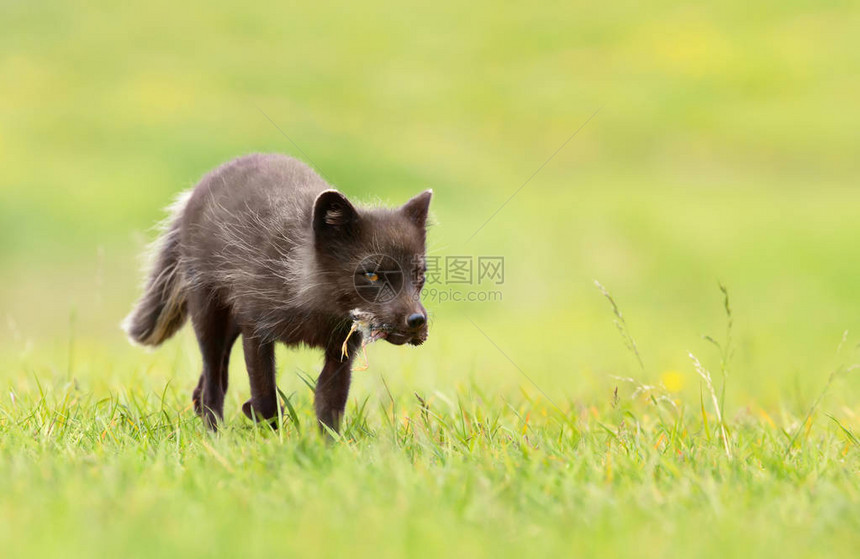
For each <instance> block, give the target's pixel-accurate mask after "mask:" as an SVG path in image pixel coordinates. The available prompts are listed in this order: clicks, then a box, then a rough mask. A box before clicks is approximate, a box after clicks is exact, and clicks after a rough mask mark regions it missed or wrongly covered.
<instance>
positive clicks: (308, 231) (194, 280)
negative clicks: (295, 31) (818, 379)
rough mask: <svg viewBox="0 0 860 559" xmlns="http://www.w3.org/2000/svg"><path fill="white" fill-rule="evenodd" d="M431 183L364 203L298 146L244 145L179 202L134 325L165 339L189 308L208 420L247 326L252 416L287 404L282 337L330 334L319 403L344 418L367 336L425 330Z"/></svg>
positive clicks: (329, 419)
mask: <svg viewBox="0 0 860 559" xmlns="http://www.w3.org/2000/svg"><path fill="white" fill-rule="evenodd" d="M431 195H432V192H431V191H430V190H428V191H426V192H423V193H422V194H419V195H418V196H416V197H414V198H412V199H411V200H409V201H408V202H407V203H406V204H404V205H403V206H401V207H399V208H365V207H356V206H354V205H353V204H351V203H350V202H349V200H347V199H346V197H345V196H344V195H343V194H341V193H340V192H338V191H336V190H332V189H331V187H330V186H329V185H328V184H326V182H325V181H324V180H323V179H322V178H320V177H319V175H317V174H316V173H315V172H314V171H313V170H312V169H311V168H310V167H308V166H307V165H305V164H304V163H302V162H300V161H298V160H296V159H293V158H290V157H286V156H283V155H277V154H255V155H248V156H245V157H240V158H238V159H234V160H233V161H230V162H229V163H226V164H224V165H222V166H221V167H218V168H217V169H215V170H214V171H212V172H210V173H209V174H208V175H206V176H205V177H204V178H203V180H201V181H200V183H199V184H198V185H197V186H196V187H195V188H194V189H193V190H192V191H191V192H190V193H189V194H187V195H186V196H184V197H183V198H181V199H180V200H179V201H178V202H177V203H176V205H175V206H174V207H173V210H172V215H171V217H170V218H169V221H168V222H167V224H166V227H165V231H164V233H163V234H162V236H161V238H160V239H159V240H158V243H157V245H156V252H155V255H154V257H155V259H154V263H153V267H152V270H151V271H150V273H149V276H148V279H147V283H146V291H145V293H144V294H143V296H142V297H141V299H140V301H139V302H138V303H137V305H136V306H135V308H134V310H133V311H132V312H131V314H130V315H129V316H128V318H127V319H126V321H125V323H124V325H123V326H124V329H125V331H126V333H127V334H128V336H129V338H130V339H131V340H132V341H134V342H137V343H139V344H143V345H150V346H156V345H159V344H160V343H162V342H163V341H165V340H166V339H167V338H169V337H170V336H171V335H173V334H174V333H175V332H176V331H177V330H178V329H179V328H180V327H181V326H182V324H183V323H184V322H185V319H186V317H187V316H189V315H190V316H191V322H192V324H193V326H194V332H195V333H196V335H197V340H198V342H199V345H200V352H201V354H202V356H203V373H202V374H201V375H200V382H199V383H198V384H197V388H196V389H195V390H194V395H193V400H194V409H195V410H196V412H197V413H198V414H199V415H200V416H201V417H203V419H204V421H205V423H206V424H207V425H208V426H209V427H211V428H212V429H215V428H216V427H217V422H218V420H219V419H222V418H223V413H224V394H225V392H226V391H227V368H228V361H229V358H230V348H231V347H232V346H233V343H234V342H235V341H236V339H237V338H238V337H239V335H240V334H241V335H242V346H243V349H244V353H245V364H246V366H247V369H248V375H249V377H250V384H251V399H250V400H248V401H247V402H246V403H245V404H244V406H243V407H242V410H243V411H244V412H245V415H247V416H248V417H249V418H252V419H265V420H270V419H273V418H276V417H277V413H278V400H277V388H276V386H275V354H274V344H275V343H276V342H283V343H285V344H287V345H298V344H306V345H308V346H311V347H318V348H321V349H322V350H323V351H324V352H325V364H324V365H323V369H322V373H321V374H320V376H319V379H318V380H317V386H316V394H315V408H316V413H317V418H318V419H319V421H320V423H321V424H322V425H326V426H328V427H330V428H332V429H335V430H337V429H338V427H339V423H340V418H341V416H342V415H343V411H344V408H345V406H346V400H347V394H348V392H349V383H350V375H351V365H352V359H353V357H354V356H355V354H356V351H357V350H358V349H359V348H360V347H361V346H362V344H363V343H367V342H370V341H374V340H376V339H385V340H387V341H388V342H391V343H393V344H396V345H401V344H404V343H409V344H412V345H419V344H421V343H423V342H424V341H425V340H426V339H427V313H426V311H425V310H424V307H423V306H422V305H421V300H420V294H421V288H422V287H423V283H424V272H425V257H424V254H425V236H426V233H425V231H426V229H425V224H426V220H427V212H428V207H429V204H430V197H431ZM322 425H321V427H322Z"/></svg>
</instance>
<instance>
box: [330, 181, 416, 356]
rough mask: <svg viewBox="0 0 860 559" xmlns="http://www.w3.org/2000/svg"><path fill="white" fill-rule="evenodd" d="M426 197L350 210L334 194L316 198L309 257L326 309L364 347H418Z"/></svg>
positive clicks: (344, 201)
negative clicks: (357, 332) (326, 297)
mask: <svg viewBox="0 0 860 559" xmlns="http://www.w3.org/2000/svg"><path fill="white" fill-rule="evenodd" d="M432 194H433V192H432V191H431V190H427V191H426V192H422V193H421V194H419V195H418V196H415V197H414V198H412V199H411V200H409V201H408V202H406V203H405V204H404V205H402V206H400V207H399V208H361V207H356V206H353V205H352V204H351V203H350V202H349V200H347V198H346V196H344V195H343V194H341V193H340V192H338V191H336V190H326V191H324V192H322V193H320V194H319V196H317V199H316V201H315V202H314V209H313V231H314V251H315V255H316V261H317V264H318V271H319V273H320V274H321V275H322V277H321V278H320V279H321V280H323V281H324V282H325V283H326V285H327V289H331V291H330V293H331V294H332V296H333V297H334V298H335V301H331V303H333V304H334V305H335V306H336V308H337V309H338V313H342V315H343V317H344V319H349V320H351V321H355V322H357V323H359V324H360V325H361V327H362V330H363V334H364V335H365V337H366V338H369V339H368V340H367V341H373V340H376V339H385V340H387V341H388V342H391V343H392V344H396V345H401V344H404V343H410V344H412V345H419V344H421V343H423V342H424V341H425V340H426V339H427V311H426V310H425V309H424V306H423V305H422V304H421V289H422V288H423V287H424V272H425V271H426V263H425V239H426V226H427V211H428V208H429V206H430V198H431V196H432Z"/></svg>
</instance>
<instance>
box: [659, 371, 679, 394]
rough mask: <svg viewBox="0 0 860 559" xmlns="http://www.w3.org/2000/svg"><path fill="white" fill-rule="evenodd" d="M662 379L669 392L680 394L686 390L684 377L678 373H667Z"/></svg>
mask: <svg viewBox="0 0 860 559" xmlns="http://www.w3.org/2000/svg"><path fill="white" fill-rule="evenodd" d="M660 379H661V380H662V381H663V386H665V387H666V390H668V391H669V392H680V391H681V389H682V388H684V376H683V375H682V374H681V373H679V372H678V371H666V372H665V373H663V374H662V375H661V377H660Z"/></svg>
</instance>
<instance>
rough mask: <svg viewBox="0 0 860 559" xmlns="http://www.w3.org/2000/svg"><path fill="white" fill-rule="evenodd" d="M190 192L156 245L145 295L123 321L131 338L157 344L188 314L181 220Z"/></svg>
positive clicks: (177, 204)
mask: <svg viewBox="0 0 860 559" xmlns="http://www.w3.org/2000/svg"><path fill="white" fill-rule="evenodd" d="M187 199H188V196H187V195H184V196H182V197H181V198H180V199H179V200H178V201H177V202H176V204H174V206H173V207H172V208H171V209H172V213H171V216H170V218H169V221H168V222H167V223H166V227H165V229H164V232H163V233H162V235H161V237H159V239H158V240H157V241H156V243H155V246H154V247H153V248H154V250H153V257H154V259H153V263H152V267H151V269H150V271H149V275H148V277H147V280H146V290H145V291H144V293H143V296H142V297H141V298H140V300H139V301H138V302H137V304H136V305H135V307H134V309H132V311H131V314H129V315H128V316H127V317H126V319H125V320H124V321H123V323H122V329H123V330H125V333H126V334H127V335H128V337H129V339H130V340H131V341H132V342H134V343H138V344H141V345H148V346H157V345H159V344H160V343H162V342H164V341H165V340H166V339H167V338H169V337H170V336H172V335H173V334H175V333H176V331H177V330H179V328H181V327H182V325H183V324H184V323H185V319H186V318H187V315H188V313H187V305H186V300H185V286H184V278H183V274H182V271H181V270H180V269H179V266H180V246H179V244H180V224H181V217H182V213H183V210H184V209H185V204H186V202H187Z"/></svg>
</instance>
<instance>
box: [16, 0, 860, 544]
mask: <svg viewBox="0 0 860 559" xmlns="http://www.w3.org/2000/svg"><path fill="white" fill-rule="evenodd" d="M858 25H860V9H858V7H857V5H856V2H853V3H852V2H846V1H841V0H834V1H821V0H816V1H813V0H800V1H797V2H789V3H787V2H777V1H775V0H773V1H771V0H766V1H764V2H758V3H756V5H755V6H751V5H750V4H749V2H741V1H740V0H723V1H720V2H716V3H711V4H709V5H707V6H704V5H703V6H692V5H680V4H678V3H676V2H666V1H663V0H657V1H655V2H649V3H647V4H642V3H636V2H626V1H622V2H620V3H603V4H595V3H593V2H591V3H585V2H583V3H574V4H571V3H570V2H545V3H540V5H537V4H536V5H534V6H529V7H528V9H521V8H515V7H513V6H507V5H500V4H499V3H492V2H488V1H476V2H470V3H463V2H436V3H434V4H433V5H432V6H431V5H428V6H423V7H414V6H407V5H404V4H401V3H393V2H390V1H386V0H370V1H368V2H362V3H361V4H352V5H348V6H347V5H344V6H337V7H335V6H330V5H328V4H326V3H321V2H316V3H312V4H305V5H301V6H295V5H291V4H288V3H283V2H270V3H266V2H262V3H253V4H252V5H247V6H243V7H242V8H241V9H239V8H237V7H236V6H234V5H233V4H231V3H227V2H222V1H214V2H207V3H206V4H205V5H201V6H195V5H194V4H193V3H188V2H183V3H177V2H163V1H161V0H155V1H153V2H147V3H134V2H131V3H128V2H127V3H122V4H116V3H112V2H95V3H93V2H86V3H84V2H78V1H74V0H63V1H53V2H43V1H38V0H36V1H33V2H6V3H4V4H3V6H2V7H0V76H3V85H2V87H0V154H2V162H0V389H2V390H0V555H2V556H3V557H7V556H28V557H29V556H34V555H47V556H61V555H62V556H69V557H76V556H81V557H91V556H94V555H95V556H134V555H138V556H161V555H165V556H179V555H185V556H188V555H218V554H220V555H223V556H236V555H239V554H240V553H242V554H246V555H268V556H273V555H274V556H279V555H297V554H298V552H302V553H304V554H308V555H322V556H333V555H335V554H339V555H344V554H346V553H349V554H353V555H361V556H374V557H376V556H386V555H410V556H420V555H427V556H430V555H440V554H442V553H446V552H449V551H450V550H451V548H452V547H453V546H455V545H456V546H458V547H459V548H460V550H461V552H460V553H458V554H457V555H466V554H469V553H471V554H473V555H538V554H548V553H551V552H555V554H556V555H564V556H569V555H576V554H586V555H590V556H603V555H609V554H616V555H621V554H624V555H634V554H636V555H644V556H673V555H674V556H691V555H693V556H699V555H713V556H720V557H726V556H734V555H744V556H768V555H769V556H779V557H791V556H798V557H801V556H805V557H809V556H820V555H822V554H827V555H833V556H838V555H843V556H852V555H854V554H856V549H857V548H858V547H860V546H858V543H860V541H858V539H860V537H858V535H857V534H860V530H858V528H860V526H858V524H860V495H858V484H857V479H858V475H860V448H858V443H857V441H858V439H860V407H858V403H857V402H858V397H860V374H858V373H860V371H858V370H856V369H851V367H852V365H853V364H855V363H857V362H858V357H857V353H856V344H857V341H858V334H860V312H858V309H860V289H858V279H857V278H858V277H860V253H858V246H860V242H858V240H860V220H858V219H857V209H856V208H858V207H860V190H858V189H857V184H858V178H860V174H858V167H857V146H858V145H860V109H858V104H857V102H856V91H858V88H860V72H858V71H857V68H858V65H860V59H858V53H860V39H858V34H857V33H856V29H857V28H858ZM599 107H602V109H601V111H600V113H599V114H598V115H597V116H596V117H595V118H594V119H593V120H592V121H591V122H589V123H588V125H587V126H585V127H584V128H583V129H582V131H581V132H580V133H579V134H578V135H577V136H576V137H575V138H573V140H571V141H570V143H569V144H567V145H566V146H565V147H564V149H562V150H561V151H560V152H558V154H557V155H556V156H555V157H554V158H552V160H551V161H549V163H548V164H546V165H545V166H544V167H541V165H542V164H543V163H544V162H545V161H546V160H547V158H548V157H549V156H550V155H551V154H553V153H554V152H555V151H556V150H557V149H558V148H559V147H560V146H561V145H562V144H563V142H564V141H565V140H566V139H567V138H568V137H570V135H571V134H572V133H573V131H575V130H576V129H577V128H578V127H580V126H581V125H582V123H583V122H585V120H586V119H588V117H589V115H591V114H592V113H593V112H594V111H595V110H596V109H597V108H599ZM261 110H262V111H265V113H266V114H267V115H269V116H270V117H271V119H272V120H273V121H274V122H275V123H277V125H278V126H279V127H280V128H281V129H282V130H283V131H284V132H285V133H286V134H287V135H288V136H289V139H288V138H285V137H284V136H283V135H282V134H281V133H280V132H279V131H278V130H277V129H276V128H275V127H274V126H272V124H271V123H270V122H269V120H268V119H267V118H266V117H265V116H264V115H263V114H261ZM293 142H294V143H293ZM296 146H298V148H297V147H296ZM299 148H300V150H301V152H304V153H305V154H307V156H309V157H310V158H311V159H312V160H313V162H314V163H315V164H316V165H317V166H318V168H319V169H320V170H321V171H322V172H323V173H324V174H325V175H326V176H327V177H328V178H329V179H330V180H331V182H332V183H333V184H334V185H336V186H337V187H338V188H340V189H341V190H343V191H344V192H346V193H347V194H348V195H349V196H351V197H354V198H356V199H361V200H375V199H380V200H383V201H387V202H392V203H395V202H402V201H405V200H406V199H408V198H409V197H410V196H412V195H413V194H415V193H417V192H419V191H421V190H424V189H426V188H428V187H432V188H433V189H434V192H435V196H434V200H433V205H432V210H433V214H434V221H435V222H436V225H435V226H434V227H433V229H432V230H431V233H430V250H431V252H432V253H433V254H435V255H439V256H442V257H444V256H446V255H472V256H480V255H501V256H504V258H505V266H506V278H505V282H504V285H502V286H500V290H501V292H502V294H503V299H502V300H500V301H496V302H487V303H451V302H448V303H441V302H438V301H428V304H427V306H428V308H429V310H430V312H431V318H432V321H431V334H430V340H429V342H428V343H427V344H426V345H425V346H422V347H421V348H419V349H416V350H411V349H408V348H395V347H391V346H386V345H382V344H375V345H374V346H372V347H370V348H369V349H368V357H369V361H370V362H369V365H370V367H369V369H368V370H367V371H363V372H356V374H355V378H354V382H353V390H352V393H351V397H350V402H349V407H348V413H347V421H348V423H349V426H348V428H347V429H346V431H345V434H344V437H343V439H342V440H340V441H338V442H335V443H334V444H331V445H328V446H327V445H326V444H325V443H324V442H323V440H322V439H321V438H320V437H319V436H318V435H317V434H316V432H315V428H314V424H313V419H312V415H311V414H312V409H313V408H312V403H311V398H310V391H309V389H308V386H307V385H306V383H305V382H304V380H303V379H308V378H310V379H311V380H312V379H313V378H315V376H316V374H317V371H318V370H319V366H320V363H319V361H320V356H319V355H318V354H317V353H315V352H313V351H298V352H290V351H285V350H283V349H279V350H278V359H279V385H280V386H281V388H282V390H283V391H284V393H285V395H288V396H289V399H290V403H291V405H292V407H293V409H294V410H295V417H296V421H294V420H293V419H292V417H288V419H287V420H286V424H285V425H284V428H283V429H281V430H280V431H278V432H277V433H271V432H268V431H266V430H262V429H255V428H253V427H251V426H250V425H249V423H248V422H247V421H246V420H245V419H244V417H242V416H241V413H240V411H239V408H240V405H241V402H243V401H244V400H245V399H247V397H248V384H247V378H246V375H245V373H244V370H243V367H242V359H241V351H239V350H238V349H237V351H236V354H235V355H234V356H233V364H234V365H233V369H232V374H231V388H230V391H229V393H228V401H227V405H226V413H227V421H226V428H225V429H224V432H223V433H222V434H221V435H219V436H217V437H213V436H211V435H209V434H208V433H206V432H204V430H203V429H202V426H201V425H200V423H199V421H197V420H196V419H195V418H194V417H193V416H192V414H191V412H190V410H189V403H190V401H189V398H190V393H191V390H192V389H193V387H194V385H195V383H196V379H197V375H198V374H199V368H200V362H199V357H198V354H197V349H196V345H195V342H194V340H193V337H192V335H191V333H190V332H189V331H188V330H187V329H186V330H185V331H183V332H182V333H181V334H180V335H179V336H178V337H177V338H176V339H175V340H171V341H170V342H168V343H167V344H166V345H165V346H164V347H163V348H160V349H158V350H157V351H155V352H144V351H142V350H140V349H138V348H133V347H130V346H129V345H128V344H127V343H126V341H125V339H124V338H123V336H122V334H121V332H120V331H119V329H118V328H117V325H118V323H119V321H120V319H121V318H122V316H123V315H124V314H125V312H127V310H128V309H129V307H130V305H131V303H132V301H133V300H134V298H135V297H136V295H137V294H138V291H137V290H138V286H139V281H140V277H139V274H138V261H137V256H136V255H137V254H138V253H139V252H140V251H141V250H142V248H143V247H144V245H145V243H146V241H147V240H149V239H150V238H151V232H150V229H149V228H150V227H151V226H152V225H153V224H154V223H155V222H156V221H158V220H159V219H160V218H161V217H162V213H161V208H163V207H164V206H166V205H167V204H168V203H169V201H170V200H171V199H172V198H173V197H174V196H175V195H176V193H178V192H179V191H181V190H183V189H185V188H188V187H190V186H191V185H193V184H194V183H195V181H197V180H198V179H199V178H200V176H201V175H202V174H203V173H205V172H207V171H208V170H209V169H211V168H212V167H214V166H215V165H218V164H219V163H221V162H223V161H224V160H226V159H228V158H230V157H234V156H236V155H239V154H243V153H248V152H252V151H281V152H286V153H291V154H293V155H301V153H300V151H299ZM539 168H540V172H539V173H538V174H537V175H535V176H534V177H533V178H532V179H531V180H529V181H528V184H527V185H525V186H524V187H523V188H522V190H521V191H520V192H519V193H518V194H517V195H516V196H515V197H514V198H513V199H512V201H511V202H510V203H509V204H507V205H505V207H504V208H503V209H502V210H501V211H500V212H499V213H498V215H497V216H496V217H494V218H493V219H492V220H491V221H490V222H489V223H488V224H487V225H486V227H484V228H483V229H481V231H480V233H479V234H478V235H476V236H475V237H474V238H473V239H471V240H469V241H467V239H469V237H470V236H471V235H472V234H473V233H474V232H475V230H476V229H477V228H478V227H479V226H480V225H481V224H482V223H483V222H484V221H485V220H486V219H487V218H488V217H489V216H490V215H491V214H492V213H493V212H494V211H496V209H498V208H499V207H500V206H501V205H502V203H503V202H504V201H505V200H506V199H507V198H508V197H509V196H510V195H511V194H512V193H514V192H515V191H516V190H517V189H518V188H519V187H520V186H521V185H523V183H524V182H525V181H526V179H529V177H531V176H532V175H533V174H534V173H535V171H536V170H538V169H539ZM594 280H598V281H599V282H600V283H601V284H602V285H604V286H606V288H607V289H608V291H610V292H611V293H612V295H613V297H614V299H615V301H616V302H617V308H619V309H620V311H618V313H619V314H620V312H621V311H623V315H620V316H619V314H615V315H613V310H612V307H611V306H610V305H608V304H607V301H606V298H605V297H604V296H603V295H602V294H601V292H600V291H599V290H598V289H596V288H595V285H594ZM720 285H725V286H727V287H728V291H729V293H730V294H731V306H730V308H731V311H732V312H731V318H732V325H731V328H730V329H728V331H727V315H726V308H725V300H724V294H723V293H721V292H720V290H719V286H720ZM485 287H486V286H485ZM622 318H623V321H622ZM614 321H617V322H623V324H622V334H623V335H622V336H621V337H619V333H618V331H617V328H616V326H615V325H614V324H613V322H614ZM845 331H848V335H847V337H845V338H843V334H844V332H845ZM709 339H710V340H711V341H709ZM633 340H635V347H636V350H637V353H638V357H637V356H636V355H634V354H633V353H631V351H629V349H628V347H632V346H633V343H634V342H633ZM729 340H730V343H727V342H729ZM713 341H716V342H717V344H714V343H713ZM840 341H842V343H840ZM625 346H627V347H625ZM837 348H839V351H838V352H837ZM691 353H692V354H693V355H694V356H695V357H696V358H697V359H698V360H699V362H700V363H701V365H702V367H703V370H702V371H701V372H702V373H703V374H704V370H705V369H706V370H707V371H709V373H708V374H707V375H704V376H708V375H709V376H710V378H711V384H712V385H713V394H712V392H711V390H710V389H709V387H708V383H707V381H706V380H705V379H704V377H703V376H700V371H698V370H697V367H696V366H695V364H694V362H693V361H692V360H691V359H690V357H689V355H690V354H691ZM627 379H630V380H627ZM416 394H417V395H418V396H416ZM419 397H420V399H419ZM714 400H716V402H717V405H716V406H715V404H714ZM422 401H423V402H425V403H426V406H425V405H423V404H421V402H422ZM717 408H719V410H720V413H719V414H717ZM287 415H288V416H291V413H288V414H287ZM720 417H721V418H722V421H721V420H720ZM724 430H725V433H726V435H725V437H723V431H724ZM291 552H296V553H291Z"/></svg>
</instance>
